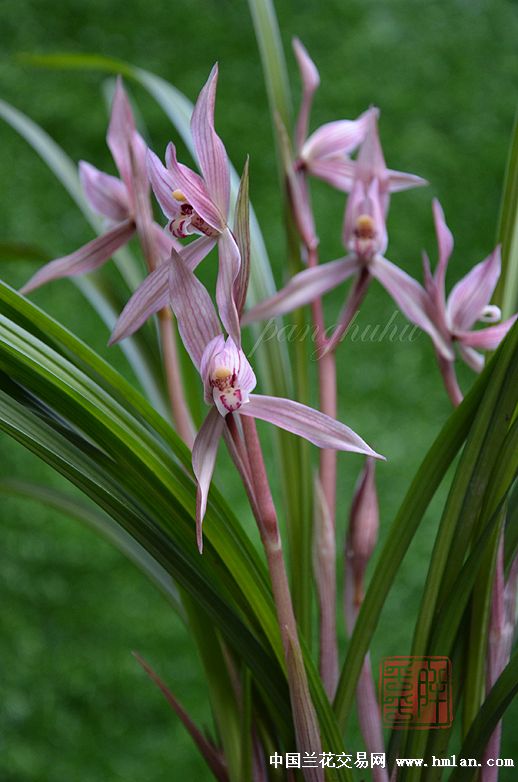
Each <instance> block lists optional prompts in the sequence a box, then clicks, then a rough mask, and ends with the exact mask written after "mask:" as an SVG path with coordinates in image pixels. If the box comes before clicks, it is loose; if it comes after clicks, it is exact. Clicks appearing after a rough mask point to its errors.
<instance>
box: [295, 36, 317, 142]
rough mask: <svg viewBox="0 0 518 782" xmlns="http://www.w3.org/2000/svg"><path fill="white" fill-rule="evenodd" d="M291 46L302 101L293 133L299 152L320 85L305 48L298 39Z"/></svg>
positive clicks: (315, 69)
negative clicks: (300, 80)
mask: <svg viewBox="0 0 518 782" xmlns="http://www.w3.org/2000/svg"><path fill="white" fill-rule="evenodd" d="M292 45H293V51H294V53H295V57H296V59H297V63H298V66H299V71H300V77H301V79H302V101H301V104H300V111H299V116H298V119H297V129H296V133H295V135H296V143H297V149H298V150H301V149H302V145H303V144H304V139H305V138H306V136H307V134H308V126H309V114H310V111H311V104H312V102H313V95H314V93H315V90H316V89H317V87H318V85H319V84H320V76H319V73H318V70H317V66H316V65H315V63H314V62H313V60H312V59H311V57H310V56H309V54H308V52H307V49H306V47H305V46H304V45H303V44H302V43H301V41H299V39H298V38H294V39H293V41H292Z"/></svg>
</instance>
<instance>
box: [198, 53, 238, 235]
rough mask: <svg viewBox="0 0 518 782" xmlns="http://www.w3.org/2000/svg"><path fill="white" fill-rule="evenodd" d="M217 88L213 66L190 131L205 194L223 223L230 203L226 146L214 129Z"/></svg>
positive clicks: (201, 93) (216, 77) (216, 75)
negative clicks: (204, 186)
mask: <svg viewBox="0 0 518 782" xmlns="http://www.w3.org/2000/svg"><path fill="white" fill-rule="evenodd" d="M217 84H218V66H217V64H216V65H215V66H214V67H213V69H212V71H211V72H210V75H209V78H208V80H207V83H206V84H205V86H204V87H203V89H202V91H201V92H200V95H199V97H198V100H197V101H196V105H195V107H194V111H193V113H192V119H191V131H192V138H193V141H194V146H195V148H196V154H197V156H198V161H199V164H200V170H201V173H202V174H203V178H204V180H205V184H206V185H207V190H208V191H209V193H210V195H211V198H212V200H213V201H214V203H215V204H216V206H217V207H218V208H219V210H220V212H221V215H222V221H223V222H225V221H226V219H227V216H228V206H229V199H230V169H229V163H228V158H227V153H226V150H225V146H224V144H223V142H222V141H221V139H220V137H219V136H218V134H217V133H216V131H215V129H214V105H215V101H216V87H217ZM193 206H194V204H193Z"/></svg>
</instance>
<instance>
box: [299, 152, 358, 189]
mask: <svg viewBox="0 0 518 782" xmlns="http://www.w3.org/2000/svg"><path fill="white" fill-rule="evenodd" d="M354 167H355V163H354V161H353V160H348V159H347V158H345V157H342V156H337V155H335V156H333V157H326V158H316V159H315V160H310V161H309V163H307V170H308V171H309V173H310V174H311V175H312V176H315V177H317V178H318V179H322V181H324V182H327V183H328V185H331V186H332V187H335V188H336V189H337V190H340V191H342V192H343V193H350V192H351V190H352V187H353V184H354Z"/></svg>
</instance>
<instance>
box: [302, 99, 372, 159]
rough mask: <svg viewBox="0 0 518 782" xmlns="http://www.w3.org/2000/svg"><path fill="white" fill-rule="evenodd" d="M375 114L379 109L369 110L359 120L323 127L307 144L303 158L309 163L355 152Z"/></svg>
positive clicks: (337, 122) (343, 120) (345, 120)
mask: <svg viewBox="0 0 518 782" xmlns="http://www.w3.org/2000/svg"><path fill="white" fill-rule="evenodd" d="M373 112H375V113H376V114H377V109H368V111H365V112H364V113H363V114H361V115H360V116H359V117H358V118H357V119H342V120H336V121H335V122H326V124H325V125H321V126H320V127H319V128H318V130H315V132H314V133H312V134H311V136H310V137H309V138H308V140H307V141H306V142H305V144H304V146H303V148H302V154H301V157H302V158H303V159H304V160H305V161H308V162H309V161H311V160H315V159H317V158H324V157H329V156H330V155H348V154H350V153H351V152H354V150H355V149H356V148H357V147H359V146H360V144H361V143H362V141H363V140H364V138H365V136H366V134H367V131H368V129H369V125H370V123H371V118H372V115H373Z"/></svg>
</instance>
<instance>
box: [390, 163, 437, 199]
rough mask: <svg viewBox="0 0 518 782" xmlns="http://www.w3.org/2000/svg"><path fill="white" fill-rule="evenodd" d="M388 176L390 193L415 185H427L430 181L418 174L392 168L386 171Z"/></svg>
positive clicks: (408, 188)
mask: <svg viewBox="0 0 518 782" xmlns="http://www.w3.org/2000/svg"><path fill="white" fill-rule="evenodd" d="M386 175H387V178H388V189H389V192H390V193H400V192H401V191H402V190H410V189H411V188H413V187H426V186H427V185H428V181H427V180H426V179H423V177H422V176H417V174H407V173H405V172H404V171H393V170H392V169H391V168H388V169H387V172H386Z"/></svg>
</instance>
